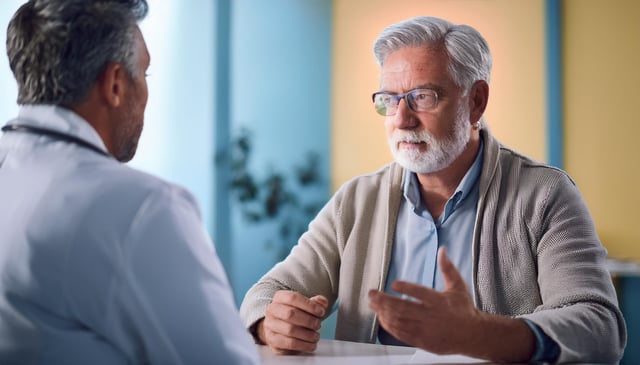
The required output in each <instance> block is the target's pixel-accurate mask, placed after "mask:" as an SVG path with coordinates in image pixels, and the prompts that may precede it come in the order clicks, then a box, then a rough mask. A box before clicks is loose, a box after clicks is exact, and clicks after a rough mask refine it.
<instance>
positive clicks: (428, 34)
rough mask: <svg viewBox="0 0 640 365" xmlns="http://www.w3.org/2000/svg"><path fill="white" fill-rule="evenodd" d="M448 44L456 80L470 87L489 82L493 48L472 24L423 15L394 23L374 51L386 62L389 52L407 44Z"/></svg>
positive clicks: (458, 83) (465, 86)
mask: <svg viewBox="0 0 640 365" xmlns="http://www.w3.org/2000/svg"><path fill="white" fill-rule="evenodd" d="M441 46H442V47H444V48H445V50H446V52H447V54H448V55H449V59H450V64H449V71H450V73H451V77H452V78H453V80H454V81H455V83H456V84H457V85H458V86H460V87H462V88H463V89H464V90H469V88H470V87H471V86H472V85H473V83H474V82H475V81H478V80H485V81H486V82H487V83H488V82H489V78H490V76H491V62H492V61H491V52H490V51H489V46H488V45H487V42H486V41H485V39H484V38H483V37H482V35H480V33H479V32H478V31H477V30H475V29H474V28H472V27H470V26H468V25H456V24H453V23H451V22H449V21H447V20H444V19H440V18H434V17H427V16H420V17H415V18H411V19H407V20H404V21H402V22H399V23H396V24H392V25H390V26H388V27H387V28H385V29H384V30H383V31H382V33H380V36H379V37H378V39H376V41H375V43H374V46H373V52H374V54H375V56H376V59H377V61H378V64H379V65H380V66H382V65H383V64H384V61H385V60H386V58H387V56H389V54H391V53H393V52H394V51H397V50H399V49H401V48H406V47H441Z"/></svg>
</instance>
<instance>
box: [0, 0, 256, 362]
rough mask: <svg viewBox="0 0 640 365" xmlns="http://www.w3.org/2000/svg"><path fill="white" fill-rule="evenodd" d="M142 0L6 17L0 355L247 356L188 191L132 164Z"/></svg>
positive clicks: (118, 358)
mask: <svg viewBox="0 0 640 365" xmlns="http://www.w3.org/2000/svg"><path fill="white" fill-rule="evenodd" d="M146 13H147V3H146V1H145V0H100V1H87V0H31V1H28V2H27V3H25V4H24V5H23V6H22V7H20V9H19V10H18V11H17V12H16V14H15V15H14V17H13V19H12V20H11V22H10V24H9V27H8V32H7V52H8V55H9V64H10V66H11V69H12V71H13V73H14V75H15V78H16V80H17V82H18V103H19V104H21V107H20V111H19V115H18V117H17V119H15V120H12V121H10V122H8V123H7V124H6V125H5V126H4V127H3V128H2V130H3V132H4V135H2V138H1V139H0V202H1V204H0V339H1V340H0V363H2V364H160V363H162V364H199V363H201V364H212V363H220V364H257V363H259V359H258V355H257V351H256V349H255V345H254V344H253V343H252V341H251V337H250V336H249V335H248V334H247V332H246V330H245V328H244V327H243V326H242V322H241V320H240V318H239V316H238V314H237V311H236V308H235V304H234V302H233V297H232V295H231V290H230V287H229V284H228V282H227V278H226V276H225V273H224V271H223V268H222V266H221V265H220V262H219V261H218V259H217V257H216V255H215V252H214V250H213V246H212V244H211V241H210V239H209V237H208V235H207V233H206V232H205V230H204V228H203V226H202V222H201V220H200V214H199V211H198V207H197V204H196V202H195V199H194V198H193V197H192V195H191V194H190V193H188V192H187V191H185V190H184V189H182V188H181V187H178V186H176V185H173V184H170V183H167V182H164V181H162V180H160V179H158V178H156V177H153V176H150V175H147V174H145V173H142V172H140V171H136V170H134V169H131V168H129V167H127V166H125V165H123V164H122V163H121V162H126V161H128V160H130V159H131V158H132V157H133V155H134V154H135V151H136V146H137V143H138V138H139V137H140V133H141V131H142V126H143V119H144V110H145V106H146V103H147V82H146V74H145V73H146V70H147V68H148V67H149V62H150V59H149V53H148V51H147V47H146V45H145V42H144V39H143V37H142V34H141V32H140V29H139V28H138V25H137V23H138V21H140V20H141V19H142V18H144V16H145V15H146Z"/></svg>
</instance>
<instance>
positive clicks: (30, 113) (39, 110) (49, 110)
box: [7, 104, 107, 152]
mask: <svg viewBox="0 0 640 365" xmlns="http://www.w3.org/2000/svg"><path fill="white" fill-rule="evenodd" d="M12 124H22V125H27V126H32V127H40V128H46V129H51V130H54V131H57V132H61V133H64V134H68V135H70V136H73V137H77V138H80V139H82V140H84V141H87V142H89V143H91V144H93V145H95V146H96V147H99V148H100V149H102V150H104V151H105V152H107V148H106V147H105V145H104V142H103V141H102V138H100V135H99V134H98V132H97V131H96V130H95V129H94V128H93V126H92V125H91V124H89V122H87V121H86V120H84V119H83V118H82V117H81V116H79V115H78V114H76V113H74V112H73V111H71V110H70V109H67V108H64V107H60V106H57V105H46V104H29V105H21V106H20V109H19V111H18V118H16V119H13V120H11V121H9V122H8V123H7V125H12Z"/></svg>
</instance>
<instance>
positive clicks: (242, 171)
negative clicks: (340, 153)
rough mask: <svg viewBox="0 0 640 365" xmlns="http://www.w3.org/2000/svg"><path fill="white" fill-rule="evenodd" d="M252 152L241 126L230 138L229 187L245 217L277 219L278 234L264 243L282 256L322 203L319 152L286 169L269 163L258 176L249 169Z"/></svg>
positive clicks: (254, 220) (257, 221) (250, 220)
mask: <svg viewBox="0 0 640 365" xmlns="http://www.w3.org/2000/svg"><path fill="white" fill-rule="evenodd" d="M252 153H253V143H252V135H251V132H250V131H249V130H248V129H246V128H242V129H240V131H239V133H238V134H237V135H236V136H235V137H234V138H233V139H232V141H231V148H230V156H229V162H230V169H231V179H230V190H231V193H232V196H233V198H235V199H236V201H237V203H238V204H237V206H238V207H239V209H240V212H241V214H242V217H243V219H244V220H245V221H247V222H248V223H250V224H261V223H263V222H277V223H276V224H277V225H278V232H279V237H277V238H273V237H272V238H267V240H266V242H265V246H266V247H267V249H272V250H277V255H278V258H279V259H282V258H284V257H286V255H287V254H288V253H289V251H290V250H291V247H293V246H294V245H295V244H296V243H297V242H298V238H299V237H300V236H301V235H302V234H303V233H304V232H305V231H306V230H307V226H308V224H309V222H310V221H311V220H312V219H313V218H314V217H315V216H316V214H317V213H318V211H319V210H320V209H321V208H322V206H323V205H324V203H325V199H321V198H319V197H318V191H322V190H321V188H322V187H323V184H324V179H323V177H322V174H321V173H320V171H319V167H320V156H319V154H318V153H315V152H308V153H307V154H306V156H305V160H304V162H303V163H302V164H301V165H296V166H294V167H293V168H292V171H289V172H288V173H286V172H283V171H281V170H280V169H278V168H275V167H273V166H269V168H268V171H267V173H266V174H265V175H264V176H259V175H258V174H257V173H256V172H255V171H252V170H251V169H250V162H251V156H252ZM274 241H275V242H274Z"/></svg>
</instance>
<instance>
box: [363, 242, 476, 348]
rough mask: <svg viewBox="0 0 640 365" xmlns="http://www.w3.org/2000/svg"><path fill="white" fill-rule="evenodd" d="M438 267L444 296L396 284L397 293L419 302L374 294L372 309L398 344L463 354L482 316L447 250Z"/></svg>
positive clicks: (439, 252) (372, 294) (404, 284)
mask: <svg viewBox="0 0 640 365" xmlns="http://www.w3.org/2000/svg"><path fill="white" fill-rule="evenodd" d="M438 266H439V267H440V271H441V272H442V275H443V278H444V284H445V288H444V291H443V292H439V291H436V290H433V289H431V288H427V287H424V286H420V285H417V284H413V283H409V282H405V281H395V282H393V284H392V285H391V288H392V289H393V290H394V291H395V292H397V293H400V294H406V295H408V296H410V297H412V298H415V300H408V299H402V298H398V297H396V296H392V295H389V294H385V293H383V292H380V291H377V290H371V291H370V292H369V299H370V303H369V306H370V308H371V309H372V310H373V311H374V312H376V313H377V314H378V320H379V321H380V324H381V325H382V327H384V328H385V330H386V331H387V332H389V333H390V334H392V335H393V336H394V337H395V338H397V339H398V340H400V341H403V342H405V343H407V344H409V345H412V346H416V347H420V348H422V349H425V350H427V351H431V352H434V353H439V354H446V353H461V352H463V351H461V348H460V346H461V345H463V344H469V342H468V341H472V340H471V339H469V338H468V337H469V334H470V331H469V329H471V328H472V326H473V325H474V324H477V323H478V321H479V320H480V317H481V313H480V312H479V311H477V310H476V309H475V307H474V305H473V301H472V299H471V296H470V295H469V291H468V290H467V286H466V284H465V283H464V280H463V279H462V277H461V275H460V273H459V272H458V270H457V269H456V268H455V266H454V265H453V263H451V261H449V259H448V258H447V255H446V252H445V249H444V248H441V249H440V250H439V251H438Z"/></svg>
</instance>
